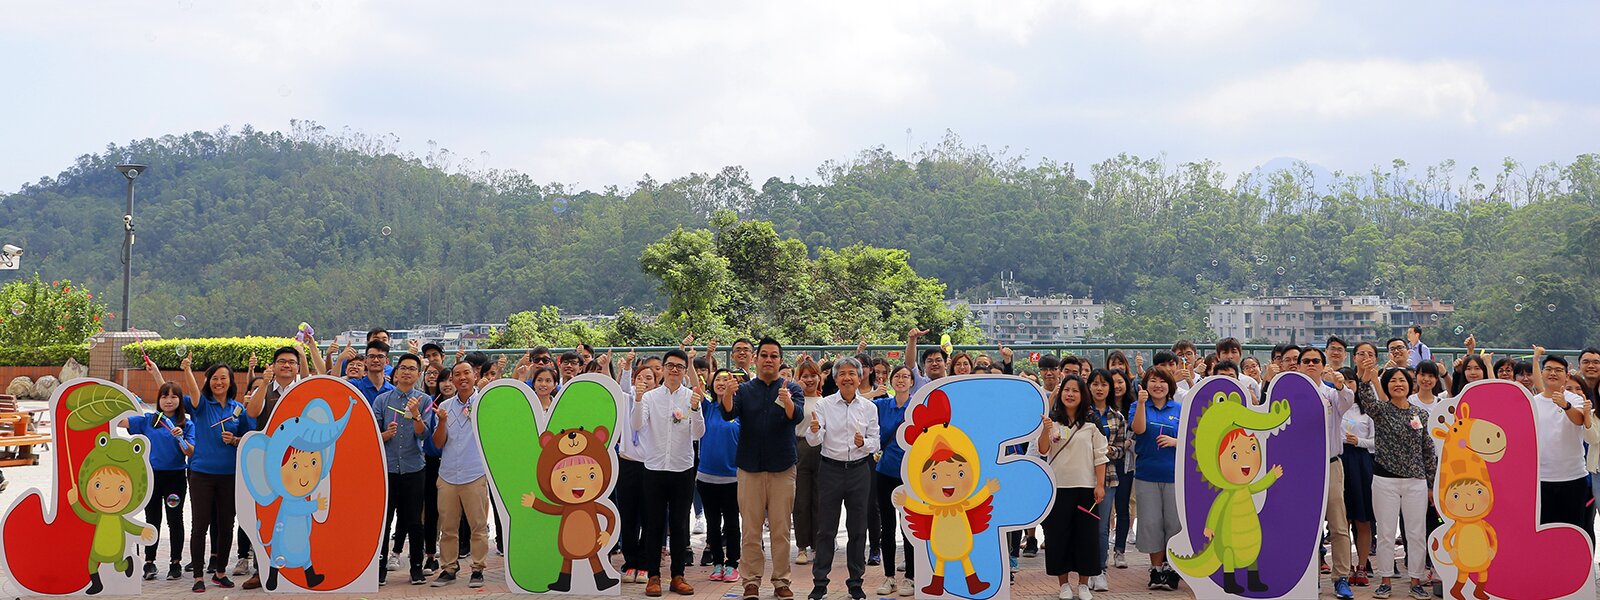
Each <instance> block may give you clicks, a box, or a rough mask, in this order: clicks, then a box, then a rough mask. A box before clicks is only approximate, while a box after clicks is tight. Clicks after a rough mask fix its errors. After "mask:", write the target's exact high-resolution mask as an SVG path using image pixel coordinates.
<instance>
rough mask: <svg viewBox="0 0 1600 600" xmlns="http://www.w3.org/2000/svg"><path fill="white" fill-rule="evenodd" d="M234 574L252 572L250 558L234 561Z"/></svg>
mask: <svg viewBox="0 0 1600 600" xmlns="http://www.w3.org/2000/svg"><path fill="white" fill-rule="evenodd" d="M233 574H234V575H248V574H250V559H248V558H241V559H239V562H236V563H233Z"/></svg>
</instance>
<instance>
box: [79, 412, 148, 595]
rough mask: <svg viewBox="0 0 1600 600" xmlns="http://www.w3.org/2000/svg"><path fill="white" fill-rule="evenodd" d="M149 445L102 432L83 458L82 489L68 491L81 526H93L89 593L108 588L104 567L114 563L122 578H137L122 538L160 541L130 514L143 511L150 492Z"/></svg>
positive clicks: (142, 441)
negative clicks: (103, 574) (102, 570)
mask: <svg viewBox="0 0 1600 600" xmlns="http://www.w3.org/2000/svg"><path fill="white" fill-rule="evenodd" d="M145 449H146V448H145V441H144V440H143V439H138V440H124V439H112V438H111V436H110V435H108V434H105V433H102V434H100V435H98V436H96V437H95V447H94V449H93V450H90V451H89V454H88V455H87V456H85V457H83V466H82V467H80V468H79V469H78V485H77V487H74V488H69V489H68V490H67V504H69V505H71V506H72V512H75V513H77V514H78V518H80V519H83V522H85V523H89V524H91V525H94V543H93V544H92V545H91V546H90V547H89V589H88V590H85V593H88V594H98V593H100V592H101V591H102V590H104V589H105V586H104V585H103V584H102V583H101V582H100V565H102V564H105V563H111V564H112V565H114V566H115V567H116V569H117V570H118V571H122V573H123V575H126V576H128V577H132V576H133V558H131V557H129V556H127V555H126V554H125V553H124V551H125V550H127V548H128V544H127V542H126V541H125V538H124V537H123V536H125V535H137V536H139V541H141V542H143V543H146V544H150V543H153V542H155V541H156V530H155V529H154V528H152V527H148V526H145V525H142V524H140V523H136V522H134V521H132V520H130V519H128V517H127V515H128V514H129V513H132V512H133V511H136V510H139V509H141V508H143V507H144V501H145V497H146V496H147V495H148V494H149V489H148V487H147V483H148V481H149V479H150V476H149V474H148V473H147V466H148V465H147V462H148V459H146V458H145Z"/></svg>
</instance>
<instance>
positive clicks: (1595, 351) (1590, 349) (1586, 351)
mask: <svg viewBox="0 0 1600 600" xmlns="http://www.w3.org/2000/svg"><path fill="white" fill-rule="evenodd" d="M1585 354H1600V348H1596V347H1594V346H1589V347H1588V348H1584V349H1583V351H1582V352H1579V353H1578V360H1583V355H1585Z"/></svg>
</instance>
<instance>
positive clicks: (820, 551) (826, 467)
mask: <svg viewBox="0 0 1600 600" xmlns="http://www.w3.org/2000/svg"><path fill="white" fill-rule="evenodd" d="M862 370H863V369H862V366H861V362H860V361H857V360H856V359H854V358H841V359H839V360H837V361H835V362H834V363H833V378H834V381H836V382H837V383H838V385H839V391H838V392H837V393H835V394H833V395H831V396H828V397H826V398H822V399H821V400H820V401H818V402H817V403H816V404H817V408H816V411H815V412H812V413H811V417H810V426H809V428H808V429H807V431H806V436H805V437H806V442H807V443H809V444H812V445H814V446H817V447H818V448H820V449H821V455H822V456H821V461H820V464H819V465H818V467H817V478H816V486H817V506H816V514H815V519H816V527H815V531H814V536H813V539H814V540H815V541H816V550H817V555H816V562H815V564H813V565H812V566H811V579H812V585H813V587H812V590H811V598H822V597H824V596H827V594H828V574H829V572H831V571H832V570H833V554H834V550H835V540H836V538H837V537H838V531H839V512H840V510H841V508H842V509H843V510H845V511H846V519H845V533H846V535H847V538H848V540H849V541H848V545H847V546H846V549H845V564H846V566H847V567H848V568H849V577H848V578H847V579H845V587H846V588H847V589H848V590H849V591H850V597H851V598H865V597H866V593H865V591H864V590H863V589H862V588H861V580H862V577H863V576H864V575H865V574H866V570H867V557H866V546H867V506H868V505H869V502H868V500H869V498H870V497H871V495H872V466H873V465H872V455H873V453H875V452H877V451H878V445H879V436H878V435H877V433H878V410H877V406H875V405H873V404H872V402H871V401H868V400H866V399H864V398H863V397H862V396H861V395H860V394H859V393H857V392H858V390H859V389H860V384H861V372H862ZM866 432H871V433H872V434H871V435H865V433H866Z"/></svg>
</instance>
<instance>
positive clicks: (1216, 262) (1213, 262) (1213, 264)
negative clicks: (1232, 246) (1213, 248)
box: [1211, 258, 1222, 267]
mask: <svg viewBox="0 0 1600 600" xmlns="http://www.w3.org/2000/svg"><path fill="white" fill-rule="evenodd" d="M1219 264H1222V263H1220V262H1218V261H1217V259H1215V258H1213V259H1211V266H1213V267H1215V266H1217V265H1219Z"/></svg>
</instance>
